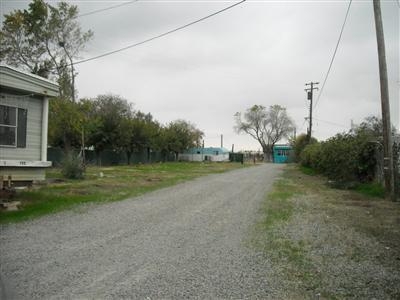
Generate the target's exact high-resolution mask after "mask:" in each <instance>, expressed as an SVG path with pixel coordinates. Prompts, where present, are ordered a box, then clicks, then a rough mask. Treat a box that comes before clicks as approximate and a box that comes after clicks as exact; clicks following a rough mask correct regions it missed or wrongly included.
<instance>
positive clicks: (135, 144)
mask: <svg viewBox="0 0 400 300" xmlns="http://www.w3.org/2000/svg"><path fill="white" fill-rule="evenodd" d="M121 126H122V130H121V134H120V136H119V138H120V141H119V143H118V144H119V145H120V147H121V148H122V149H123V150H124V151H125V153H126V156H127V159H128V164H130V160H131V156H132V154H133V153H134V152H141V151H144V150H147V152H148V156H149V152H150V150H151V149H152V148H154V147H155V144H156V141H155V139H156V138H157V134H158V130H159V127H160V125H159V124H158V122H156V121H155V120H153V116H152V115H151V114H150V113H148V114H145V113H143V112H141V111H135V112H134V113H133V115H132V117H130V118H124V119H123V120H122V124H121Z"/></svg>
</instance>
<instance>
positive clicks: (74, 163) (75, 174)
mask: <svg viewBox="0 0 400 300" xmlns="http://www.w3.org/2000/svg"><path fill="white" fill-rule="evenodd" d="M84 171H85V170H84V167H83V165H82V161H81V160H80V159H79V158H78V157H77V156H76V155H74V154H73V153H69V154H68V155H67V156H66V157H65V159H64V161H63V162H62V163H61V174H62V175H63V177H64V178H67V179H83V178H84Z"/></svg>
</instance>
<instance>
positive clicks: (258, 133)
mask: <svg viewBox="0 0 400 300" xmlns="http://www.w3.org/2000/svg"><path fill="white" fill-rule="evenodd" d="M235 122H236V126H235V130H236V131H237V132H238V133H241V132H244V133H247V134H248V135H250V136H251V137H252V138H254V139H255V140H257V141H258V142H259V143H260V145H261V147H262V149H263V152H264V159H265V160H266V161H272V153H273V148H274V145H275V144H276V143H277V142H278V141H280V140H281V139H283V138H289V137H290V134H291V133H292V132H293V130H294V128H295V125H294V122H293V121H292V119H291V118H290V117H289V116H288V114H287V112H286V108H284V107H282V106H280V105H272V106H270V107H269V110H267V109H266V108H265V107H264V106H262V105H253V106H252V107H250V108H249V109H247V110H246V112H245V113H244V115H243V118H242V114H241V113H240V112H237V113H236V114H235Z"/></svg>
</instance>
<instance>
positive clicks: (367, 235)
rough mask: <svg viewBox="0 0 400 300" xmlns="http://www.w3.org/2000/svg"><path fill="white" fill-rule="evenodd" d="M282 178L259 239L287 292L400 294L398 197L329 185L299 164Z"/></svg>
mask: <svg viewBox="0 0 400 300" xmlns="http://www.w3.org/2000/svg"><path fill="white" fill-rule="evenodd" d="M282 177H283V178H282V179H280V180H278V181H277V182H276V183H275V184H274V187H273V190H272V192H271V193H270V194H269V195H268V196H267V197H266V199H265V202H264V204H263V207H262V210H261V214H262V218H261V219H260V222H259V223H258V224H257V227H256V228H257V230H256V231H255V232H256V233H255V238H254V240H255V241H256V242H255V246H256V247H257V248H258V249H261V250H262V251H263V252H264V255H265V256H266V258H267V259H268V260H269V261H271V264H272V267H271V269H272V270H273V271H272V272H273V275H272V276H273V277H275V278H279V280H277V282H279V284H280V285H281V287H280V288H281V290H282V291H284V292H283V293H282V297H281V298H295V299H299V298H300V299H304V298H316V299H343V298H346V299H347V298H356V299H399V298H400V286H399V285H398V279H399V278H400V259H399V258H400V231H399V230H398V228H399V215H400V205H399V203H393V202H390V201H385V200H383V199H382V198H379V197H374V195H375V194H374V193H375V192H370V191H368V192H367V193H366V194H361V193H360V192H359V191H350V190H338V189H332V188H329V187H328V186H327V185H326V180H325V179H324V178H322V177H320V176H314V175H313V176H310V175H306V174H304V172H303V170H301V169H299V168H297V167H295V166H288V167H287V168H286V171H285V173H284V174H283V176H282ZM369 188H370V187H367V189H369ZM372 190H373V189H372ZM377 195H378V196H379V193H378V194H377Z"/></svg>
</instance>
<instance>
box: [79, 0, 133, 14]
mask: <svg viewBox="0 0 400 300" xmlns="http://www.w3.org/2000/svg"><path fill="white" fill-rule="evenodd" d="M138 1H139V0H133V1H128V2H123V3H120V4H117V5H113V6H109V7H105V8H100V9H97V10H93V11H91V12H87V13H83V14H79V15H78V16H77V17H78V18H81V17H86V16H90V15H94V14H97V13H99V12H103V11H107V10H111V9H114V8H118V7H121V6H125V5H128V4H132V3H134V2H138Z"/></svg>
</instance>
